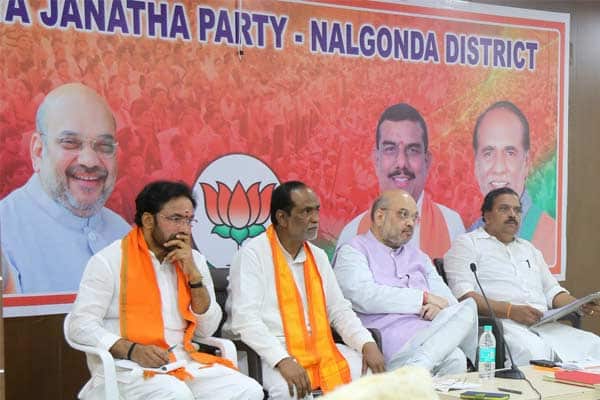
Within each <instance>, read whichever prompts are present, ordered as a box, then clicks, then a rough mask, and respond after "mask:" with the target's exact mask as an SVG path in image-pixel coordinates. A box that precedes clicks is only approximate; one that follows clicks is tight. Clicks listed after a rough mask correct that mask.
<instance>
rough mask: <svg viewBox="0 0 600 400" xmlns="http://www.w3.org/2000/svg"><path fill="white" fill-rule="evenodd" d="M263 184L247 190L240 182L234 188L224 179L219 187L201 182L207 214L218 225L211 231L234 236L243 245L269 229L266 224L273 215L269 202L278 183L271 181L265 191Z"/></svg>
mask: <svg viewBox="0 0 600 400" xmlns="http://www.w3.org/2000/svg"><path fill="white" fill-rule="evenodd" d="M259 184H260V182H255V183H253V184H252V185H250V187H249V188H248V190H244V188H243V187H242V184H241V183H240V181H237V182H236V184H235V186H234V188H233V190H230V189H229V188H228V187H227V185H225V184H224V183H222V182H217V188H216V189H215V188H214V187H212V186H211V185H209V184H208V183H200V186H201V187H202V192H203V194H204V207H205V208H206V215H207V216H208V219H209V220H210V222H212V223H213V225H214V227H213V228H212V230H211V233H214V234H217V235H219V236H220V237H222V238H223V239H232V240H234V241H235V242H236V243H237V245H238V246H240V245H241V244H242V243H243V242H244V240H246V239H247V238H253V237H255V236H258V235H260V234H261V233H263V232H264V231H265V227H264V223H265V222H267V218H269V201H270V200H271V193H272V192H273V188H274V187H275V184H274V183H271V184H269V185H267V186H265V187H264V188H263V189H262V190H261V191H259V190H258V187H259Z"/></svg>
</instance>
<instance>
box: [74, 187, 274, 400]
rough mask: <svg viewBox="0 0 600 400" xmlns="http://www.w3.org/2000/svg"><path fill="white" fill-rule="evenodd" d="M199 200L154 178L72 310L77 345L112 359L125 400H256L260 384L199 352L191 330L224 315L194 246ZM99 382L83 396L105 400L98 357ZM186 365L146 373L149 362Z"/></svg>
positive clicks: (201, 332) (205, 331)
mask: <svg viewBox="0 0 600 400" xmlns="http://www.w3.org/2000/svg"><path fill="white" fill-rule="evenodd" d="M195 207H196V200H195V199H194V197H193V195H192V191H191V189H190V188H189V187H188V186H187V185H185V184H183V183H180V182H168V181H159V182H154V183H150V184H148V185H147V186H146V187H145V188H144V189H143V190H142V192H141V193H140V194H139V195H138V196H137V198H136V215H135V223H136V225H137V226H136V227H135V228H133V229H132V230H131V231H130V232H129V233H128V234H127V235H126V236H125V237H124V238H123V239H122V240H117V241H116V242H113V243H112V244H111V245H109V246H108V247H106V248H104V249H103V250H101V251H100V252H98V253H97V254H95V255H94V256H92V258H91V259H90V261H89V262H88V264H87V267H86V269H85V272H84V274H83V279H82V281H81V285H80V288H79V293H78V294H77V299H76V300H75V304H74V305H73V311H72V312H71V323H70V325H69V330H68V331H67V332H65V335H67V336H68V337H69V338H70V339H71V340H72V341H74V342H77V343H81V344H84V345H89V346H94V347H102V348H105V349H107V350H109V351H110V352H111V354H112V355H113V356H114V358H117V359H127V360H130V361H131V362H132V363H131V367H132V368H131V369H127V368H121V367H117V381H118V390H119V397H120V398H121V399H124V400H141V399H143V400H199V399H223V400H226V399H227V400H258V399H262V398H263V392H262V388H261V387H260V385H259V384H258V383H257V382H256V381H255V380H253V379H250V378H249V377H247V376H245V375H242V374H241V373H240V372H238V371H237V370H235V369H234V368H231V367H233V365H232V364H231V363H230V362H229V361H227V360H224V359H222V358H220V357H215V356H212V355H210V354H205V353H200V352H197V351H195V349H194V348H193V346H192V344H191V338H192V336H193V335H198V336H209V335H211V334H212V333H214V332H215V330H216V329H217V327H218V326H219V322H220V320H221V315H222V311H221V309H220V308H219V305H218V304H217V302H216V300H215V293H214V290H213V283H212V280H211V277H210V273H209V271H208V266H207V265H206V259H205V258H204V256H202V255H201V254H200V253H198V252H197V251H196V250H193V249H192V247H191V242H192V238H191V225H192V223H193V222H194V219H193V216H194V208H195ZM87 359H88V365H89V367H90V372H91V375H92V379H90V381H89V382H88V383H87V384H86V386H85V387H84V389H83V390H82V391H81V393H80V398H82V399H86V400H97V399H103V398H104V377H103V372H102V363H101V361H100V359H99V358H98V357H97V356H95V355H93V354H87ZM175 361H180V362H181V363H183V364H184V365H185V366H183V367H181V368H178V369H176V370H174V371H171V372H167V373H158V374H156V375H155V376H150V377H148V379H147V376H146V375H147V371H146V373H143V372H142V369H141V368H142V367H143V368H158V367H160V366H162V365H164V364H167V363H169V362H175Z"/></svg>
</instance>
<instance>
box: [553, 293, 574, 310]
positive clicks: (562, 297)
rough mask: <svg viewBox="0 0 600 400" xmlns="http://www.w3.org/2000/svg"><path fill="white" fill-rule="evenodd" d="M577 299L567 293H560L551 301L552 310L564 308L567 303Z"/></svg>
mask: <svg viewBox="0 0 600 400" xmlns="http://www.w3.org/2000/svg"><path fill="white" fill-rule="evenodd" d="M576 300H577V299H576V298H575V297H573V296H571V295H570V294H569V293H567V292H560V293H558V294H557V295H556V296H554V298H553V299H552V308H560V307H562V306H566V305H567V304H569V303H572V302H574V301H576Z"/></svg>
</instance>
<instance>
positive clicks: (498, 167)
mask: <svg viewBox="0 0 600 400" xmlns="http://www.w3.org/2000/svg"><path fill="white" fill-rule="evenodd" d="M492 163H493V164H492V172H494V173H496V174H502V173H504V172H506V165H507V163H506V159H505V157H504V156H503V155H499V156H497V157H495V158H494V161H492Z"/></svg>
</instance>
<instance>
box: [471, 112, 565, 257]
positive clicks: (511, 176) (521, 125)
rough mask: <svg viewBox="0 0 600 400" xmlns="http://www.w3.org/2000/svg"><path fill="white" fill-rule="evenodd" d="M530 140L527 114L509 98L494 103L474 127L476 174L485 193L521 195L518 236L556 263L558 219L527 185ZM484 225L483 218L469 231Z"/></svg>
mask: <svg viewBox="0 0 600 400" xmlns="http://www.w3.org/2000/svg"><path fill="white" fill-rule="evenodd" d="M530 143H531V140H530V135H529V122H528V121H527V118H526V117H525V114H523V112H522V111H521V110H520V109H519V108H518V107H517V106H516V105H515V104H513V103H511V102H509V101H499V102H496V103H494V104H492V105H491V106H489V107H488V108H487V109H486V110H485V111H484V112H483V113H482V114H481V115H480V116H479V117H478V118H477V122H476V123H475V129H474V130H473V151H474V156H475V171H474V173H475V178H476V179H477V183H478V185H479V189H480V190H481V194H482V195H483V196H485V195H486V194H487V193H488V192H490V191H491V190H493V189H497V188H500V187H505V186H507V187H510V188H511V189H513V190H514V191H515V192H517V193H518V194H519V196H520V199H521V206H522V208H523V214H522V217H521V221H522V222H521V226H520V228H519V233H518V236H519V237H521V238H523V239H526V240H529V241H530V242H532V243H533V244H534V246H535V247H537V248H538V249H540V251H541V252H542V254H543V255H544V259H545V261H546V263H548V265H550V266H552V265H554V263H555V259H556V256H555V243H556V238H555V235H556V221H555V220H554V219H553V218H552V217H551V216H550V215H548V213H546V212H545V211H543V210H542V209H541V208H540V207H538V206H537V205H535V204H534V203H533V201H532V199H531V196H530V195H529V193H528V191H527V187H526V185H525V183H526V181H527V176H528V174H529V169H530V166H531V159H530V156H529V148H530ZM482 225H483V221H482V220H481V218H479V219H478V220H477V221H475V223H474V224H473V225H472V226H471V227H470V228H469V231H472V230H475V229H477V228H479V227H480V226H482Z"/></svg>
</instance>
